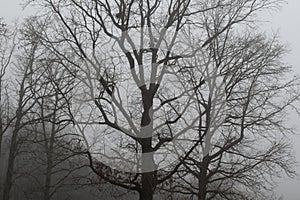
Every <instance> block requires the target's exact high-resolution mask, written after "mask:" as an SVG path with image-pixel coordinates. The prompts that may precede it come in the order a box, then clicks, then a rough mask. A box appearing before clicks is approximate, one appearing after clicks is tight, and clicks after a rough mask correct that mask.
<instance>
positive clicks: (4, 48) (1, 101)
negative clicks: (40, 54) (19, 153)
mask: <svg viewBox="0 0 300 200" xmlns="http://www.w3.org/2000/svg"><path fill="white" fill-rule="evenodd" d="M15 34H16V33H15V31H12V30H10V29H9V28H8V26H7V24H6V23H5V22H4V21H3V19H1V18H0V43H1V45H0V159H1V155H2V143H3V142H4V141H3V138H4V134H5V133H6V132H7V130H8V128H9V126H10V124H11V122H12V119H11V118H10V117H11V116H10V109H9V98H8V88H7V86H8V82H7V71H8V66H9V65H10V64H11V61H12V57H13V53H14V52H15V51H14V50H15Z"/></svg>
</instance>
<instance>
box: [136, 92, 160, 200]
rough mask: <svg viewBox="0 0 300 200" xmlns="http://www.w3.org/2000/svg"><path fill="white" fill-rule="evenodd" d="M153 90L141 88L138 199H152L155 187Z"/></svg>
mask: <svg viewBox="0 0 300 200" xmlns="http://www.w3.org/2000/svg"><path fill="white" fill-rule="evenodd" d="M153 94H154V93H153V92H151V91H148V90H147V89H145V88H143V90H142V97H143V107H144V112H143V115H142V120H141V135H140V136H141V138H140V144H141V146H142V187H141V191H140V193H139V194H140V200H152V199H153V195H154V190H155V187H156V182H157V180H156V165H155V162H154V155H153V153H154V152H153V148H152V134H153V110H152V109H153V108H152V106H153Z"/></svg>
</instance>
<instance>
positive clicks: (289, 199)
mask: <svg viewBox="0 0 300 200" xmlns="http://www.w3.org/2000/svg"><path fill="white" fill-rule="evenodd" d="M286 1H287V4H285V5H284V6H283V8H282V9H281V10H280V11H279V12H276V13H272V14H270V15H267V20H269V21H270V23H269V24H268V25H269V28H268V29H269V30H274V31H276V30H279V32H280V35H281V40H282V42H284V43H287V44H288V45H289V47H290V49H291V52H290V54H289V55H288V56H287V57H286V62H288V63H289V64H291V65H292V66H293V67H294V70H295V72H296V73H298V74H300V66H299V65H300V37H299V35H300V34H299V32H300V16H299V15H300V13H299V8H300V1H299V0H286ZM21 2H22V0H0V17H4V18H5V20H6V21H8V22H12V21H13V20H14V19H16V18H18V17H19V18H22V17H24V16H26V15H28V14H31V13H33V11H32V10H28V9H27V10H25V11H22V8H21V6H20V3H21ZM291 122H292V123H293V124H295V126H297V132H299V134H298V135H296V136H295V137H294V148H295V151H296V157H297V160H298V162H300V123H299V122H300V117H296V116H294V117H292V119H291ZM297 171H298V173H299V174H300V166H299V167H298V168H297ZM299 188H300V178H298V180H294V181H289V180H283V181H282V183H281V184H280V186H279V187H278V194H282V195H284V199H286V200H299V198H300V190H299Z"/></svg>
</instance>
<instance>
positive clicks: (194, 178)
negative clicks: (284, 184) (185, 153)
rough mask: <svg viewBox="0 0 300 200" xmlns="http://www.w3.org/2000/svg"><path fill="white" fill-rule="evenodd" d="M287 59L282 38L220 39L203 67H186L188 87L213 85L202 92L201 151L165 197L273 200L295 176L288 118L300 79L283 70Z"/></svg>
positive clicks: (180, 172) (248, 36) (202, 61)
mask: <svg viewBox="0 0 300 200" xmlns="http://www.w3.org/2000/svg"><path fill="white" fill-rule="evenodd" d="M224 34H226V35H231V34H228V33H224ZM285 52H286V51H285V48H284V46H282V45H281V44H280V43H279V41H278V39H277V37H274V38H271V39H267V38H266V36H265V35H262V34H255V33H253V32H251V33H250V32H249V33H248V34H243V35H235V36H234V37H233V38H232V37H230V36H227V37H224V36H222V35H220V36H219V37H218V38H216V40H215V41H214V42H212V43H211V44H210V48H209V49H208V51H207V52H202V56H201V57H200V56H199V57H198V58H201V59H194V60H192V61H191V62H189V64H186V65H183V64H182V65H179V70H178V71H181V73H182V74H183V76H182V83H183V84H186V82H191V84H192V85H193V84H197V82H198V81H200V80H201V79H203V77H204V79H205V82H206V83H205V84H204V85H203V87H201V88H199V90H198V91H197V99H198V103H199V107H198V108H199V111H198V112H202V113H203V115H202V118H200V119H199V127H198V129H197V131H198V133H199V135H198V140H199V141H200V143H199V146H198V147H197V148H195V149H194V151H193V152H192V153H191V154H190V156H189V157H188V158H187V159H186V161H185V162H184V164H183V165H184V167H182V168H180V169H179V170H178V173H177V175H176V176H174V177H173V178H172V186H171V189H170V187H165V188H164V187H163V190H167V191H172V192H178V193H181V194H189V195H192V196H194V195H195V196H196V197H198V199H262V198H264V199H268V198H270V197H271V196H272V194H271V193H272V192H273V190H272V189H273V186H274V178H275V177H281V176H282V174H283V173H286V174H287V175H288V176H294V175H295V171H294V170H293V165H294V164H295V160H294V157H293V156H292V152H291V149H290V147H291V146H290V144H289V139H288V138H287V137H286V135H289V134H291V133H293V130H292V129H291V128H290V127H289V126H287V118H286V113H287V112H289V111H291V108H292V104H293V103H295V101H297V100H299V92H298V88H299V78H297V77H294V78H291V77H290V74H289V72H290V67H289V66H287V65H286V64H284V63H282V61H281V60H282V56H283V55H284V53H285ZM180 66H195V67H194V69H193V70H185V68H184V67H183V68H181V67H180ZM203 66H204V67H203ZM272 199H275V197H273V196H272Z"/></svg>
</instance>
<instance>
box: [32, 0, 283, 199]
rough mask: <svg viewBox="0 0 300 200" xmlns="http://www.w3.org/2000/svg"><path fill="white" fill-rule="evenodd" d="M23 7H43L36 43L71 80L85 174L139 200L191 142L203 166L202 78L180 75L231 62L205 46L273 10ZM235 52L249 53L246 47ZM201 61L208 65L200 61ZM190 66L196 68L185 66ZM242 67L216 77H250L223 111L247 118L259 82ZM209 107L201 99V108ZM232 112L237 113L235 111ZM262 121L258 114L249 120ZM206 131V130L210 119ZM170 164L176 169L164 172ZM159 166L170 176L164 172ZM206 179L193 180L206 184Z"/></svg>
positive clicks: (245, 4) (76, 0)
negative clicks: (43, 23) (236, 101)
mask: <svg viewBox="0 0 300 200" xmlns="http://www.w3.org/2000/svg"><path fill="white" fill-rule="evenodd" d="M29 2H38V3H39V4H42V5H43V6H44V8H45V13H46V18H47V20H48V21H49V22H50V23H49V25H48V27H49V28H48V31H45V32H43V33H40V37H41V38H42V42H43V45H45V46H46V47H47V48H49V49H50V50H51V51H52V52H53V53H55V54H56V55H57V56H58V58H59V59H60V60H62V61H63V63H64V66H65V68H66V69H67V70H68V71H69V72H70V73H71V74H72V75H73V76H74V78H75V79H76V82H77V84H76V85H77V88H76V92H75V93H74V94H73V95H74V97H75V98H73V102H72V103H73V104H72V106H73V108H72V120H73V122H74V124H75V125H76V126H77V130H78V131H79V133H81V134H82V137H83V138H84V144H85V148H86V152H87V154H88V157H89V159H90V166H91V168H92V169H93V171H94V172H95V173H96V174H97V175H98V176H99V177H101V178H102V179H104V180H106V181H108V182H109V183H111V184H114V185H117V186H120V187H123V188H125V189H128V190H134V191H137V192H138V193H139V195H140V199H149V200H150V199H153V196H154V191H155V189H156V187H157V185H159V184H161V183H163V182H164V181H166V180H168V179H169V178H170V177H171V176H172V175H174V173H175V172H176V171H177V170H178V168H179V167H180V165H181V164H183V163H185V161H184V160H185V159H186V158H188V157H189V158H190V160H191V158H193V157H192V156H191V155H192V153H193V152H194V150H195V149H196V148H197V147H198V145H199V144H202V143H204V150H203V151H204V155H205V157H204V160H207V159H210V156H209V152H210V150H211V148H212V147H213V146H212V145H211V144H210V142H211V139H212V138H211V137H212V135H210V134H209V133H208V132H207V131H206V132H205V131H204V134H203V132H200V133H201V134H202V135H200V138H199V132H197V131H195V130H197V129H199V130H200V131H202V129H201V128H202V126H201V125H200V126H199V124H200V122H201V119H202V118H203V117H208V119H209V116H208V115H209V114H210V111H209V105H208V106H207V107H206V108H205V109H204V111H202V110H199V98H201V96H197V95H198V92H197V91H199V90H201V89H202V87H204V84H205V83H209V80H207V79H205V76H204V74H203V75H202V76H201V75H200V76H197V77H196V78H198V79H197V80H195V81H193V82H192V83H190V81H189V79H186V80H183V78H182V76H183V75H182V73H183V72H184V71H188V72H190V73H192V72H193V69H195V68H197V67H199V66H198V64H203V67H204V68H205V67H206V66H209V65H210V62H212V63H214V64H216V65H217V66H218V65H219V63H218V62H220V61H219V59H220V58H221V59H225V58H226V59H227V58H228V59H229V60H228V61H226V62H229V63H230V62H234V61H235V60H234V55H232V56H230V54H229V55H228V57H226V56H225V57H222V56H221V57H220V58H219V57H218V56H220V55H218V54H217V53H225V51H224V52H222V51H219V52H217V51H213V50H214V49H216V47H214V45H216V46H217V45H221V43H222V41H221V43H218V41H219V40H220V39H221V38H222V39H223V38H224V37H225V40H226V38H227V37H229V36H230V38H231V39H232V38H233V36H235V35H233V33H238V31H243V30H245V25H246V26H247V25H248V26H250V25H252V22H251V20H252V19H253V16H254V15H255V14H256V13H258V12H259V11H260V10H263V9H266V8H275V7H276V6H278V4H279V3H280V1H273V0H238V1H231V0H225V1H218V0H216V1H209V2H207V1H199V0H167V1H161V0H147V1H136V0H121V1H110V2H109V1H102V0H97V1H80V0H66V1H55V0H46V1H39V0H32V1H29ZM44 16H45V15H44ZM235 28H236V29H237V30H235ZM49 30H51V32H50V31H49ZM232 40H233V39H232ZM233 41H234V40H233ZM248 42H250V41H248ZM248 44H249V45H250V43H248ZM244 48H245V51H247V50H251V48H250V49H248V46H247V45H244ZM265 48H267V47H265ZM207 52H210V53H207ZM214 53H215V54H214ZM226 53H232V52H230V51H229V52H226ZM235 53H237V52H235ZM207 54H212V55H209V56H206V55H207ZM252 54H253V55H252ZM238 55H239V54H238V53H237V56H238ZM244 55H252V58H255V56H256V55H259V54H256V52H251V53H250V52H248V54H244ZM274 56H277V55H276V54H274ZM208 58H209V59H208ZM261 58H262V60H261V61H264V58H265V57H264V56H262V55H261ZM205 59H208V60H206V61H207V62H204V61H203V60H205ZM231 59H232V61H230V60H231ZM193 60H200V61H201V62H196V63H193V62H191V61H193ZM246 61H247V59H245V63H242V64H243V65H242V66H236V67H235V68H234V69H232V71H230V70H228V73H230V72H231V73H233V74H231V75H229V74H228V75H226V74H221V75H222V76H224V77H226V76H228V78H230V77H236V76H237V75H239V76H240V78H243V77H244V76H245V75H247V73H250V72H251V73H250V74H249V76H248V78H249V79H242V81H241V84H248V87H249V85H250V90H246V91H243V90H242V89H243V88H241V92H244V94H248V96H247V97H243V99H242V100H241V101H240V102H243V103H244V104H243V105H240V107H231V108H232V109H233V111H236V112H237V113H238V112H242V113H243V112H244V114H248V108H250V104H249V102H250V100H253V101H256V100H255V98H254V99H252V96H253V94H252V93H253V92H254V93H256V92H257V91H256V89H255V90H254V89H252V88H255V87H256V83H257V82H255V81H256V79H258V78H259V77H260V75H261V74H260V73H259V72H261V71H260V69H259V68H258V67H257V66H256V67H255V66H254V68H252V70H251V69H250V71H247V70H246V71H245V70H243V68H241V67H243V66H247V62H246ZM248 61H249V60H248ZM268 61H270V62H271V61H272V60H271V59H269V60H268ZM203 62H204V63H203ZM215 62H216V63H215ZM222 62H223V61H222ZM237 62H241V61H240V60H237ZM260 66H261V65H260ZM229 67H230V66H229ZM178 69H179V70H178ZM246 69H248V68H247V67H246ZM217 70H220V69H217ZM235 70H236V71H235ZM217 72H218V71H217ZM280 72H281V71H278V73H280ZM199 73H205V71H204V70H202V71H200V72H199ZM218 73H219V72H218ZM222 73H225V72H222ZM262 74H269V73H268V72H262ZM274 74H276V73H274ZM216 75H218V74H216ZM206 78H209V77H207V76H206ZM210 78H211V77H210ZM252 79H254V80H253V81H252V82H249V81H250V80H252ZM234 80H238V79H234ZM243 80H245V82H243ZM225 83H226V82H225ZM229 83H230V84H233V85H230V84H229V85H228V86H227V87H228V88H226V89H228V91H227V90H225V91H226V93H227V92H228V93H231V92H232V91H231V89H238V88H239V87H238V86H237V87H236V85H235V84H234V83H235V82H230V81H229ZM254 83H255V84H254ZM213 84H214V82H211V83H210V85H213ZM210 87H213V86H210ZM231 87H232V88H231ZM245 88H246V87H245ZM247 89H249V88H247ZM272 91H274V90H268V91H267V92H272ZM258 92H262V91H260V90H258ZM234 94H235V95H238V94H240V93H239V91H237V92H235V93H234ZM255 97H256V96H255ZM235 98H237V97H235ZM247 99H248V100H247ZM262 99H263V97H262ZM248 101H249V102H248ZM209 102H210V100H209V99H208V102H205V103H206V104H209ZM232 102H234V100H232ZM248 104H249V105H248ZM287 104H288V103H287ZM204 105H205V104H204ZM204 105H203V106H204ZM257 105H259V103H258V104H257ZM269 105H271V104H269ZM269 105H268V106H269ZM251 106H252V104H251ZM238 108H240V110H239V111H237V110H234V109H238ZM252 109H253V108H252ZM233 111H232V112H233ZM277 113H278V112H274V113H273V114H272V115H271V116H273V115H277ZM261 118H262V116H258V117H257V119H256V120H258V121H259V119H261ZM245 119H246V117H245V116H244V117H243V116H242V117H239V119H236V120H241V121H240V123H239V124H233V125H235V126H229V129H230V128H231V129H235V128H237V127H239V128H240V129H241V130H242V131H241V132H238V133H240V135H239V138H232V137H233V136H231V135H230V134H229V135H226V134H225V133H224V137H225V138H229V139H230V138H231V139H233V141H231V142H230V141H229V140H226V141H227V142H225V143H222V144H221V145H222V146H221V147H219V148H217V147H216V148H215V149H216V150H215V151H216V152H214V154H213V155H214V156H213V158H211V159H210V160H209V161H212V160H215V158H219V157H220V156H221V155H223V152H227V151H229V149H231V147H233V146H234V145H235V144H237V143H240V142H241V140H242V139H244V137H243V135H244V129H245V127H244V126H245V123H244V121H245ZM229 120H230V119H229ZM199 121H200V122H199ZM215 121H217V119H216V118H215ZM206 123H208V124H209V120H206ZM207 127H211V126H207ZM247 127H248V126H247ZM92 133H94V135H92ZM235 133H236V132H235ZM221 135H222V134H221ZM241 135H242V136H241ZM93 137H94V138H93ZM187 138H189V140H187ZM92 139H94V140H92ZM202 140H204V141H202ZM98 141H99V142H98ZM103 141H104V142H103ZM182 142H183V143H182ZM178 143H180V144H178ZM174 150H176V151H177V152H176V153H175V154H174V153H172V152H174ZM168 153H171V157H168V155H169V154H168ZM178 155H179V156H178ZM172 156H175V158H173V157H172ZM172 161H174V162H175V163H176V164H174V165H170V162H172ZM195 164H196V163H195ZM185 166H188V164H187V163H185ZM161 168H168V170H169V171H168V172H166V173H163V170H159V169H161ZM122 170H125V171H127V173H122V172H121V171H122ZM191 171H193V170H191ZM202 172H203V171H201V173H202ZM205 175H206V174H204V175H203V176H200V177H201V178H200V179H198V180H200V181H205V179H203V178H205ZM200 185H201V186H203V185H206V184H200ZM203 187H204V186H203ZM199 191H200V192H199V196H200V199H204V198H205V195H206V192H204V193H203V189H200V190H199Z"/></svg>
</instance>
